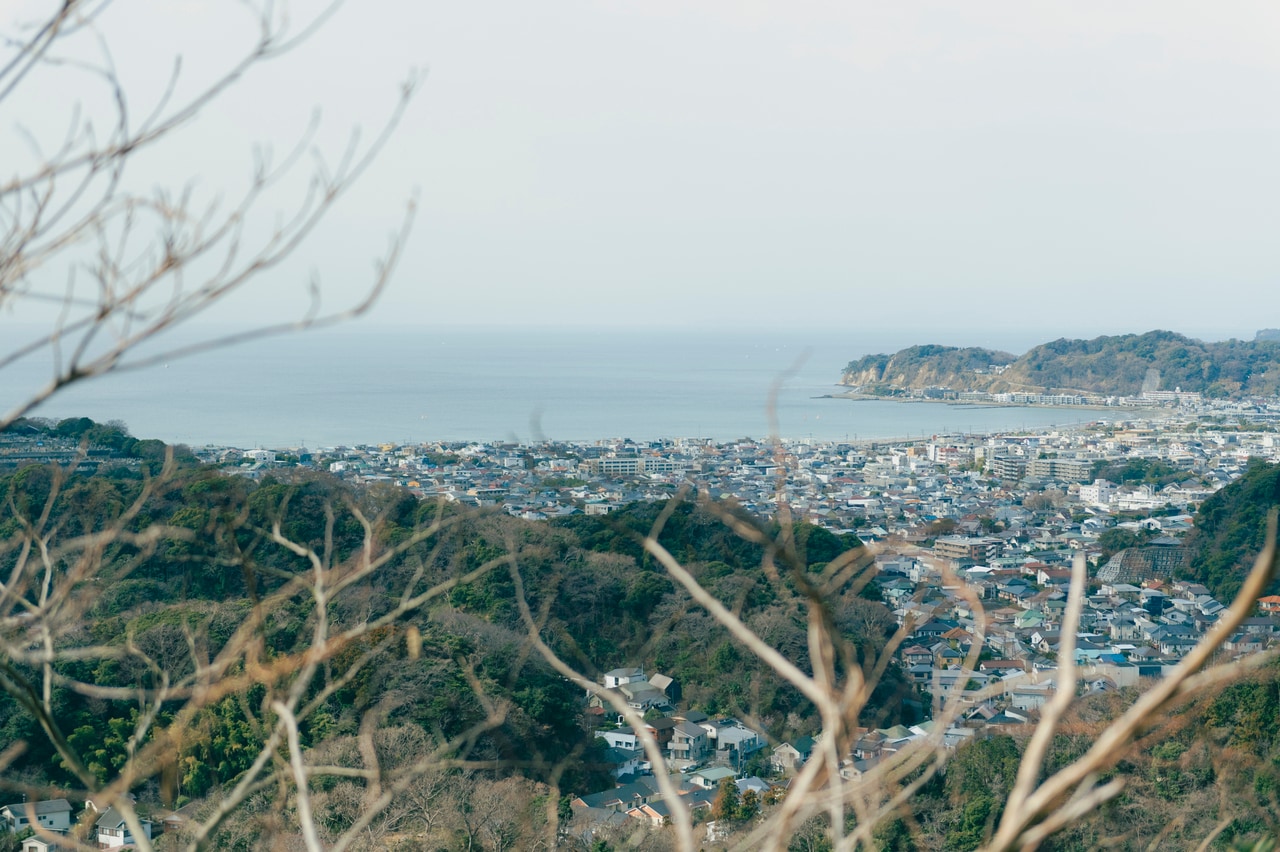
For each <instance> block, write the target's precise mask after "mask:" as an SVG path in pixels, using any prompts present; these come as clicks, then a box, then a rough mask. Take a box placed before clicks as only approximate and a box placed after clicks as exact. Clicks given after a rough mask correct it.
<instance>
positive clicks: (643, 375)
mask: <svg viewBox="0 0 1280 852" xmlns="http://www.w3.org/2000/svg"><path fill="white" fill-rule="evenodd" d="M925 337H929V338H930V339H924V338H925ZM934 337H936V336H926V335H921V334H918V333H917V334H912V333H909V332H880V333H878V334H873V335H868V334H867V333H865V332H860V331H859V332H794V331H793V332H786V333H779V332H766V331H755V332H752V331H732V332H727V331H716V332H693V331H689V332H679V331H671V330H662V331H654V332H645V331H643V330H626V331H582V330H571V329H560V330H534V331H529V330H515V331H513V330H510V329H484V328H471V329H457V328H453V329H427V330H405V329H365V328H358V327H349V328H343V329H336V330H332V331H325V332H309V333H306V334H299V335H292V336H287V337H281V338H275V339H270V340H264V341H258V342H254V343H250V344H245V345H239V346H235V347H231V348H227V349H221V350H217V351H211V352H208V353H204V354H201V355H198V356H193V357H190V358H186V359H180V360H174V361H171V362H170V363H169V364H167V365H166V366H160V367H157V368H154V369H148V370H144V371H138V372H133V373H126V374H122V375H119V376H110V377H106V378H103V379H99V380H96V381H93V382H89V383H86V384H83V385H80V386H78V387H74V388H72V389H69V390H67V391H66V392H64V393H63V394H61V395H59V396H57V397H56V398H55V399H53V400H51V401H50V402H49V403H47V404H45V405H44V406H42V407H41V408H40V409H39V410H38V411H37V412H36V413H37V414H38V415H41V416H46V417H67V416H87V417H92V418H93V419H95V420H99V421H104V420H116V419H118V420H123V421H125V422H126V423H128V424H129V426H130V427H131V430H132V431H133V433H134V434H135V435H138V436H144V437H157V438H162V439H164V440H167V441H172V442H182V443H188V444H192V445H202V444H206V443H213V444H225V445H233V446H241V447H249V446H267V447H283V446H297V445H299V444H304V443H305V444H306V445H307V446H311V447H322V446H332V445H338V444H348V445H350V444H356V443H375V442H380V441H428V440H468V439H475V440H496V439H513V438H514V439H518V440H531V439H537V438H542V437H546V438H554V439H595V438H607V437H631V438H636V439H650V438H661V437H679V436H704V437H710V438H715V439H719V440H728V439H733V438H738V437H743V436H751V437H767V436H769V435H771V434H778V435H781V436H782V437H788V438H805V437H813V438H816V439H845V438H862V439H866V438H888V437H909V436H921V435H929V434H935V433H940V432H957V431H972V432H988V431H1001V430H1011V429H1021V428H1024V427H1025V428H1036V427H1045V426H1050V425H1065V424H1068V423H1073V422H1081V421H1086V420H1092V419H1095V418H1096V417H1097V416H1098V415H1097V413H1095V412H1087V411H1083V412H1082V411H1068V410H1061V409H1059V410H1050V409H1034V408H988V407H968V406H963V407H962V406H949V405H942V404H936V405H935V404H909V405H907V404H899V403H891V402H853V401H850V400H843V399H823V398H820V397H821V396H822V395H823V394H827V393H832V392H835V391H837V390H838V388H837V387H836V384H837V382H838V381H839V379H840V373H841V369H842V368H843V367H844V365H845V364H846V363H848V362H849V361H850V360H851V359H853V358H857V357H860V356H862V355H864V354H868V353H871V352H892V351H896V350H897V349H900V348H902V347H904V346H909V345H912V344H915V343H923V342H947V343H950V342H952V341H940V340H936V339H933V338H934ZM1035 342H1036V341H1034V340H1024V339H1017V338H1012V337H1010V336H1007V335H1006V336H1005V337H1003V338H1001V337H1000V336H999V335H974V336H970V337H968V338H967V339H966V340H963V341H955V343H956V344H958V345H959V344H963V345H983V346H991V347H998V348H1005V349H1009V350H1011V351H1015V352H1017V351H1022V350H1024V349H1025V348H1027V346H1030V345H1032V344H1034V343H1035ZM45 370H47V367H44V366H43V365H41V364H40V363H39V362H36V361H29V362H22V363H20V364H19V365H17V367H16V368H15V367H11V368H10V369H8V370H6V371H3V372H0V395H2V396H0V401H3V402H5V403H8V402H9V400H10V399H16V398H18V395H19V394H21V393H24V392H29V391H30V389H32V388H34V387H35V386H37V384H38V383H39V382H40V381H41V380H42V379H44V378H45V377H46V375H47V373H46V372H45ZM775 390H776V394H775ZM771 400H776V404H774V405H773V406H772V410H773V412H774V415H775V417H776V428H775V421H773V420H771V417H770V411H771ZM6 407H7V406H6Z"/></svg>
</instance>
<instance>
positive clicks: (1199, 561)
mask: <svg viewBox="0 0 1280 852" xmlns="http://www.w3.org/2000/svg"><path fill="white" fill-rule="evenodd" d="M1276 506H1280V464H1267V463H1266V462H1262V461H1255V462H1253V463H1252V464H1250V465H1249V469H1248V470H1247V471H1245V474H1244V476H1242V477H1240V478H1239V479H1237V480H1236V481H1235V482H1233V483H1231V484H1230V485H1228V486H1226V487H1225V488H1223V489H1222V490H1220V491H1219V492H1218V493H1216V494H1214V495H1213V496H1212V497H1210V498H1209V499H1208V500H1205V501H1204V503H1203V504H1202V505H1201V506H1200V510H1199V511H1198V512H1197V513H1196V526H1195V530H1194V531H1193V532H1192V534H1191V537H1190V544H1191V568H1190V571H1191V577H1192V579H1195V580H1197V581H1198V582H1201V583H1204V585H1206V586H1208V587H1209V590H1210V591H1212V592H1213V593H1214V594H1215V595H1217V596H1218V598H1219V599H1220V600H1223V601H1229V600H1231V599H1232V598H1233V597H1235V594H1236V592H1238V591H1239V590H1240V586H1241V585H1243V584H1244V578H1245V576H1247V575H1248V573H1249V569H1250V568H1252V567H1253V560H1254V559H1255V558H1256V557H1257V555H1258V553H1259V551H1261V550H1262V545H1263V539H1264V538H1265V537H1266V529H1267V513H1268V512H1269V511H1270V510H1271V509H1272V508H1273V507H1276ZM1277 591H1280V581H1277V582H1275V583H1273V584H1272V588H1271V589H1270V592H1271V593H1273V594H1274V593H1276V592H1277Z"/></svg>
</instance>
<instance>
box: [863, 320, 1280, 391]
mask: <svg viewBox="0 0 1280 852" xmlns="http://www.w3.org/2000/svg"><path fill="white" fill-rule="evenodd" d="M993 367H998V368H1001V369H999V370H995V369H991V368H993ZM1152 370H1155V371H1157V372H1158V373H1159V389H1160V390H1174V389H1176V388H1181V389H1182V390H1183V391H1187V392H1196V393H1201V394H1203V395H1205V396H1208V397H1239V396H1275V395H1277V394H1280V341H1277V340H1274V339H1270V338H1259V339H1257V340H1226V341H1220V342H1205V341H1201V340H1193V339H1191V338H1189V337H1184V336H1183V335H1180V334H1176V333H1174V332H1171V331H1149V332H1147V333H1145V334H1123V335H1115V336H1103V337H1096V338H1093V339H1092V340H1068V339H1066V338H1062V339H1059V340H1054V341H1051V342H1049V343H1042V344H1040V345H1039V346H1035V347H1033V348H1032V349H1030V350H1029V351H1027V352H1026V353H1025V354H1023V355H1021V356H1018V357H1014V356H1013V355H1010V354H1008V353H1003V352H993V351H990V350H986V349H975V348H969V349H960V348H955V347H947V346H913V347H910V348H908V349H903V350H901V351H900V352H897V353H895V354H893V355H868V356H866V357H864V358H861V359H858V360H856V361H852V362H850V363H849V365H848V366H847V367H846V368H845V371H844V377H843V380H842V381H843V383H844V384H847V385H856V386H861V387H865V388H868V389H874V388H877V387H888V388H915V389H922V388H927V387H949V388H952V389H955V390H980V391H988V392H992V393H1002V392H1010V391H1026V392H1046V393H1047V392H1077V393H1089V394H1102V395H1120V396H1136V395H1138V393H1139V392H1140V391H1141V390H1142V389H1143V383H1144V382H1145V381H1147V379H1148V376H1149V374H1150V371H1152Z"/></svg>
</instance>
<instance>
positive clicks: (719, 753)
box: [716, 722, 765, 768]
mask: <svg viewBox="0 0 1280 852" xmlns="http://www.w3.org/2000/svg"><path fill="white" fill-rule="evenodd" d="M764 745H765V741H764V738H763V737H762V736H760V734H758V733H756V732H755V731H753V730H751V729H750V728H748V727H746V726H745V725H743V724H741V723H739V722H734V723H732V724H728V725H719V726H717V731H716V760H717V761H719V762H720V763H724V764H727V765H729V766H738V767H739V768H741V766H742V761H743V760H745V759H746V757H747V756H748V755H750V754H754V753H755V752H757V751H759V750H760V749H762V748H764Z"/></svg>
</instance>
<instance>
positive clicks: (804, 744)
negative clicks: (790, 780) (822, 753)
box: [770, 736, 815, 772]
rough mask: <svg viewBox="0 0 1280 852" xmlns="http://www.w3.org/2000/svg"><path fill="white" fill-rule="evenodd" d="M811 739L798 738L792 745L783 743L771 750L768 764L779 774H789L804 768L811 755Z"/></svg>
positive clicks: (812, 743)
mask: <svg viewBox="0 0 1280 852" xmlns="http://www.w3.org/2000/svg"><path fill="white" fill-rule="evenodd" d="M814 743H815V740H814V739H813V737H807V736H806V737H800V738H798V739H797V740H796V741H795V742H794V743H783V744H782V745H780V746H778V747H777V748H775V749H774V750H773V754H772V755H771V756H770V762H771V763H772V764H773V768H774V769H776V770H778V771H779V772H789V771H792V770H796V769H799V768H800V767H801V766H804V765H805V763H806V762H807V761H808V760H809V756H810V755H811V754H813V747H814Z"/></svg>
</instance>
